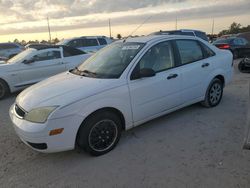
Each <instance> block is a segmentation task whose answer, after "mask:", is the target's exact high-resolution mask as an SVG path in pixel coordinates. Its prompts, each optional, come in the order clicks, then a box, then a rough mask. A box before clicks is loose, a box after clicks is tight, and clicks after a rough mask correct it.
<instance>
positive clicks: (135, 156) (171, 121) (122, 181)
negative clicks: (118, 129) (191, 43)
mask: <svg viewBox="0 0 250 188" xmlns="http://www.w3.org/2000/svg"><path fill="white" fill-rule="evenodd" d="M235 66H236V65H235ZM249 80H250V74H241V73H239V72H238V71H237V69H236V68H235V77H234V81H233V83H232V84H231V85H229V86H228V87H226V88H225V92H224V98H223V100H222V102H221V104H220V105H219V106H218V107H216V108H213V109H206V108H203V107H201V106H200V105H199V104H196V105H192V106H190V107H187V108H185V109H182V110H179V111H177V112H174V113H172V114H170V115H167V116H164V117H161V118H158V119H156V120H153V121H151V122H149V123H147V124H144V125H143V126H140V127H137V128H135V129H132V130H130V131H128V132H126V133H124V134H123V136H122V139H121V140H120V143H119V144H118V146H117V147H116V149H115V150H113V151H112V152H110V153H108V154H107V155H104V156H101V157H91V156H89V155H87V154H85V153H84V152H79V151H69V152H62V153H56V154H41V153H37V152H35V151H33V150H31V149H29V148H28V147H27V146H25V145H24V144H23V143H22V142H21V141H20V140H19V139H18V137H17V136H16V134H15V132H14V130H13V128H12V125H11V122H10V120H9V116H8V109H9V107H10V105H11V104H12V103H13V102H14V100H15V97H16V95H12V96H11V97H9V98H7V99H5V100H3V101H0V187H4V188H5V187H24V188H27V187H97V188H100V187H108V188H112V187H131V188H135V187H143V188H147V187H170V188H175V187H177V188H182V187H185V188H187V187H188V188H195V187H199V188H200V187H213V188H215V187H216V188H217V187H218V188H222V187H226V188H231V187H237V188H244V187H245V188H249V187H250V151H244V150H242V144H243V139H244V136H245V133H246V116H247V105H248V98H249Z"/></svg>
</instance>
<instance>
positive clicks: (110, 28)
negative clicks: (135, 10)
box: [109, 19, 112, 38]
mask: <svg viewBox="0 0 250 188" xmlns="http://www.w3.org/2000/svg"><path fill="white" fill-rule="evenodd" d="M111 37H112V36H111V23H110V19H109V38H111Z"/></svg>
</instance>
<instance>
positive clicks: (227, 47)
mask: <svg viewBox="0 0 250 188" xmlns="http://www.w3.org/2000/svg"><path fill="white" fill-rule="evenodd" d="M217 47H218V48H220V49H229V48H230V46H229V44H221V45H218V46H217Z"/></svg>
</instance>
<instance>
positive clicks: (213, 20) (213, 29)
mask: <svg viewBox="0 0 250 188" xmlns="http://www.w3.org/2000/svg"><path fill="white" fill-rule="evenodd" d="M212 35H214V18H213V23H212Z"/></svg>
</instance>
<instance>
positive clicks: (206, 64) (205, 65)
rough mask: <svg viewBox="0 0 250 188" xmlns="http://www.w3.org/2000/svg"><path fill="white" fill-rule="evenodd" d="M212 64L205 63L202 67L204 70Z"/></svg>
mask: <svg viewBox="0 0 250 188" xmlns="http://www.w3.org/2000/svg"><path fill="white" fill-rule="evenodd" d="M209 65H210V64H209V63H204V64H202V65H201V67H202V68H205V67H208V66H209Z"/></svg>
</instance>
